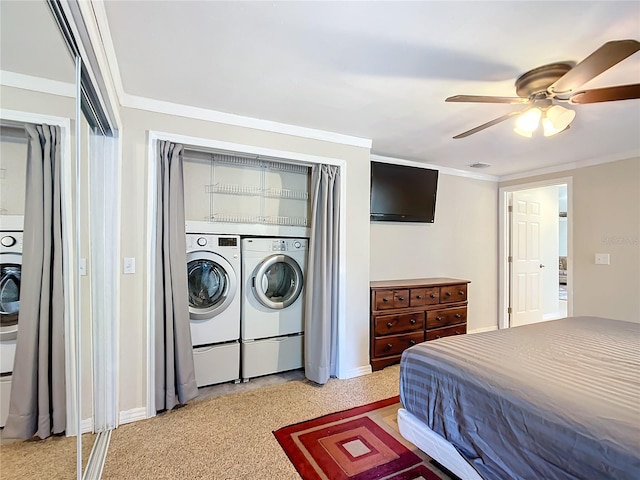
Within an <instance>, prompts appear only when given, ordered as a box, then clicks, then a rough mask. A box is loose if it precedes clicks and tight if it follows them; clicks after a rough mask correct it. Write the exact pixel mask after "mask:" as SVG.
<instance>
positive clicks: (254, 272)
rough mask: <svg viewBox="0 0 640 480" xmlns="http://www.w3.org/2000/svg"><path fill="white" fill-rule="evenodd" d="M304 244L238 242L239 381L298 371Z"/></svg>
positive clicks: (262, 240) (301, 342)
mask: <svg viewBox="0 0 640 480" xmlns="http://www.w3.org/2000/svg"><path fill="white" fill-rule="evenodd" d="M307 255H308V240H307V239H306V238H244V239H242V287H243V295H242V326H241V339H242V342H241V346H242V373H241V375H242V378H243V379H245V380H247V379H249V378H253V377H258V376H261V375H268V374H270V373H276V372H282V371H286V370H293V369H295V368H301V367H302V366H303V350H304V337H303V332H304V283H305V275H306V266H307Z"/></svg>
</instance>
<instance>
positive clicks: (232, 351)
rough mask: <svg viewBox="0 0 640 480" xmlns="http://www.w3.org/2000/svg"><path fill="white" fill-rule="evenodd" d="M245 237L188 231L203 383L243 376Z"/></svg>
mask: <svg viewBox="0 0 640 480" xmlns="http://www.w3.org/2000/svg"><path fill="white" fill-rule="evenodd" d="M240 280H241V263H240V237H239V236H237V235H212V234H200V233H187V283H188V295H189V319H190V322H189V323H190V325H191V342H192V344H193V347H194V349H193V358H194V364H195V373H196V383H197V384H198V386H199V387H202V386H205V385H213V384H215V383H222V382H227V381H230V380H238V379H239V378H240V343H239V340H240V303H241V302H240Z"/></svg>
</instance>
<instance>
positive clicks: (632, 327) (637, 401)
mask: <svg viewBox="0 0 640 480" xmlns="http://www.w3.org/2000/svg"><path fill="white" fill-rule="evenodd" d="M400 398H401V402H402V405H403V406H404V408H406V409H407V410H408V411H410V412H411V413H413V414H414V415H415V416H416V417H418V418H419V419H420V420H422V421H423V422H424V423H425V424H426V425H427V426H428V427H429V428H431V429H432V430H433V431H435V432H436V433H438V434H440V435H441V436H443V437H444V438H446V439H447V440H448V441H449V442H451V443H452V444H453V445H454V446H455V447H456V449H457V450H458V451H459V452H460V453H461V454H462V455H463V457H465V458H466V459H467V461H468V462H469V463H470V464H471V465H472V466H473V467H474V468H475V469H476V470H477V471H478V473H479V474H480V475H481V476H482V477H483V478H485V479H487V480H498V479H504V480H515V479H526V480H552V479H563V480H564V479H567V480H568V479H571V480H576V479H585V480H587V479H588V480H596V479H598V480H599V479H612V480H624V479H629V480H631V479H633V480H637V479H640V323H632V322H621V321H617V320H610V319H604V318H596V317H571V318H566V319H561V320H554V321H550V322H544V323H538V324H534V325H527V326H522V327H516V328H511V329H505V330H497V331H492V332H484V333H477V334H473V335H463V336H459V337H447V338H442V339H440V340H434V341H430V342H425V343H422V344H419V345H416V346H414V347H412V348H410V349H408V350H405V352H404V353H403V355H402V361H401V366H400Z"/></svg>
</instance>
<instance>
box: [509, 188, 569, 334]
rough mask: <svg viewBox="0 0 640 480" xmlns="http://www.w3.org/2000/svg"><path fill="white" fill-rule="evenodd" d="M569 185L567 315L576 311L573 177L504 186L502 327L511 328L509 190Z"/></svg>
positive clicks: (510, 191)
mask: <svg viewBox="0 0 640 480" xmlns="http://www.w3.org/2000/svg"><path fill="white" fill-rule="evenodd" d="M557 185H566V186H567V316H571V315H572V314H573V177H558V178H551V179H548V180H541V181H537V182H531V183H520V184H517V185H510V186H508V187H502V188H500V192H499V196H498V222H499V227H498V228H499V231H498V281H499V283H498V328H500V329H502V328H509V315H508V313H507V309H508V307H509V263H508V261H507V257H508V255H509V241H510V240H509V209H508V206H509V204H508V199H509V194H510V193H513V192H517V191H520V190H529V189H532V188H540V187H552V186H557Z"/></svg>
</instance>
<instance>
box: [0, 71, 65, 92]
mask: <svg viewBox="0 0 640 480" xmlns="http://www.w3.org/2000/svg"><path fill="white" fill-rule="evenodd" d="M0 85H3V86H5V87H13V88H21V89H23V90H32V91H34V92H41V93H49V94H51V95H59V96H61V97H71V98H75V96H76V85H75V83H67V82H61V81H59V80H50V79H48V78H42V77H34V76H33V75H25V74H23V73H16V72H9V71H7V70H0Z"/></svg>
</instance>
